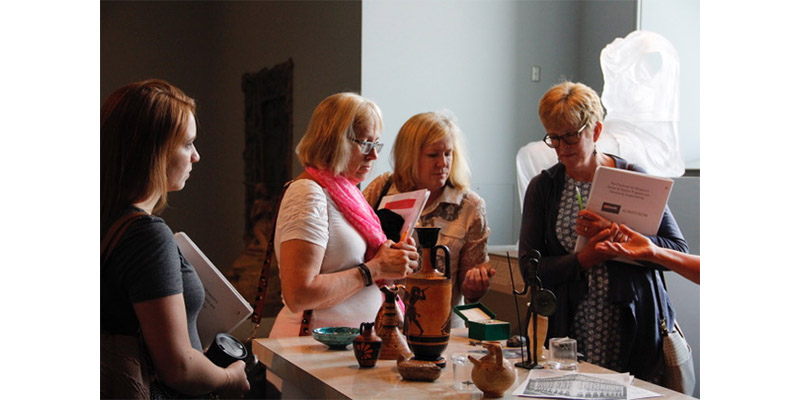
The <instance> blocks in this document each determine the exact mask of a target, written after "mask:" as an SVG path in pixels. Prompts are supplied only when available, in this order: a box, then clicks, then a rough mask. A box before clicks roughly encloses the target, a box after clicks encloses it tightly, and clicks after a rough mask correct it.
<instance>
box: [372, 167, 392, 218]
mask: <svg viewBox="0 0 800 400" xmlns="http://www.w3.org/2000/svg"><path fill="white" fill-rule="evenodd" d="M391 187H392V175H389V179H387V180H386V183H384V184H383V188H381V193H380V194H379V195H378V199H377V200H375V204H373V205H372V209H373V210H374V211H375V212H378V206H379V205H380V204H381V199H382V198H383V196H386V193H388V192H389V188H391Z"/></svg>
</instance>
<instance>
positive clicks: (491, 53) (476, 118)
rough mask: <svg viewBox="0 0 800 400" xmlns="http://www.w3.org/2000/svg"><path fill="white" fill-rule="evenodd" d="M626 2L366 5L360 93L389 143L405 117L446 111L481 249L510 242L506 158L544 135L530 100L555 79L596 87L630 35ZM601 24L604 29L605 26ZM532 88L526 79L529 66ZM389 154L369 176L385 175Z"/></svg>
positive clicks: (513, 220) (511, 181)
mask: <svg viewBox="0 0 800 400" xmlns="http://www.w3.org/2000/svg"><path fill="white" fill-rule="evenodd" d="M635 10H636V7H635V2H634V1H616V0H612V1H509V0H496V1H487V0H473V1H453V0H443V1H404V2H394V1H387V0H367V1H364V2H363V12H362V24H363V27H362V29H363V31H362V32H363V33H362V37H363V39H362V82H361V84H362V92H363V94H364V95H366V96H367V97H369V98H372V99H373V100H375V101H376V102H377V103H378V105H379V106H380V107H381V108H382V110H383V111H384V118H385V126H384V133H383V141H384V142H385V143H387V144H390V145H391V144H392V143H393V142H394V138H395V136H396V134H397V131H398V129H399V128H400V126H401V125H402V124H403V122H405V120H406V119H408V118H409V117H411V116H412V115H413V114H416V113H419V112H425V111H436V110H441V109H449V110H451V111H453V112H454V113H455V114H456V116H457V117H458V123H459V126H460V127H461V129H462V130H463V131H464V134H465V136H466V139H467V147H468V153H469V156H470V166H471V168H472V172H473V189H474V190H475V191H476V192H478V194H479V195H480V196H481V197H483V198H484V200H486V204H487V213H488V219H489V225H490V227H491V229H492V234H491V236H490V238H489V242H490V244H509V243H515V242H516V241H517V237H518V234H519V232H518V231H519V215H520V214H521V211H520V206H519V200H518V198H517V187H516V170H515V165H514V157H515V156H516V152H517V150H518V149H519V148H520V147H522V146H523V145H525V144H526V143H528V142H530V141H533V140H538V139H540V138H541V137H543V136H544V134H545V132H544V130H543V128H542V127H541V124H540V122H539V118H538V115H537V105H538V103H539V99H540V98H541V96H542V95H543V94H544V92H545V91H547V89H549V88H550V87H551V86H552V85H554V84H556V83H558V82H559V81H561V80H563V79H570V80H576V81H582V82H586V83H587V84H589V85H591V86H593V87H595V88H596V89H597V90H598V91H599V90H601V89H602V82H603V81H602V73H601V71H600V64H599V57H600V50H602V48H603V47H604V46H605V44H607V43H610V42H611V41H612V40H613V39H615V38H616V37H620V36H625V35H627V34H628V33H629V32H631V31H632V30H634V29H635V20H636V12H635ZM610 21H611V22H610ZM533 65H538V66H540V67H541V80H540V81H539V82H532V81H531V67H532V66H533ZM390 158H391V155H390V153H389V151H386V150H384V154H382V155H381V158H380V159H379V160H378V162H377V164H376V168H375V169H374V170H373V174H372V176H370V177H369V178H368V180H370V179H371V178H372V177H374V176H376V175H377V174H379V173H382V172H385V171H389V170H391V168H390V165H389V159H390Z"/></svg>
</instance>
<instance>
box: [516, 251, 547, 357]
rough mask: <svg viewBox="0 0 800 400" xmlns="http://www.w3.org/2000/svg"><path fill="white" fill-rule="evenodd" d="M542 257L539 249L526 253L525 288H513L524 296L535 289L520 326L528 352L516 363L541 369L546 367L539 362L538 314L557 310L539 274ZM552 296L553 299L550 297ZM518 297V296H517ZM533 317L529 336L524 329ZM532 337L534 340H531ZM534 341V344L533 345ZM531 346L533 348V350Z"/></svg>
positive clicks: (524, 264)
mask: <svg viewBox="0 0 800 400" xmlns="http://www.w3.org/2000/svg"><path fill="white" fill-rule="evenodd" d="M540 258H541V254H539V252H538V251H535V250H534V251H533V253H532V254H530V255H526V256H525V257H523V259H521V260H520V265H521V266H522V267H526V269H525V271H528V275H529V276H527V277H526V279H525V288H524V289H522V291H521V292H519V291H517V290H516V289H513V292H514V295H516V296H524V295H526V294H527V293H528V289H529V288H531V286H533V290H531V296H530V303H528V304H529V305H528V313H527V317H526V318H525V327H524V328H523V327H522V326H520V333H521V335H520V336H524V337H525V341H526V342H527V343H526V346H527V350H528V353H527V355H526V356H525V357H523V361H521V362H518V363H516V364H514V365H515V366H517V367H520V368H525V369H539V368H544V367H543V366H542V365H540V364H539V346H538V343H539V338H538V334H539V332H538V331H539V330H538V329H537V328H538V320H539V318H537V315H545V316H550V315H553V312H554V311H555V309H554V305H555V295H553V294H552V292H550V291H549V290H547V289H544V288H542V281H541V279H539V276H538V275H539V274H538V266H539V259H540ZM511 276H512V282H511V285H512V286H513V285H514V282H513V276H514V275H513V273H512V274H511ZM550 297H552V299H551V298H550ZM543 298H544V299H546V300H548V301H547V302H545V304H539V303H540V302H541V301H542V300H543ZM515 299H516V298H515ZM542 305H543V306H544V307H543V308H544V310H541V309H540V306H542ZM531 318H533V322H532V323H533V338H530V337H528V332H525V333H524V334H522V332H523V331H527V327H528V323H531V320H530V319H531ZM531 339H532V340H531ZM531 342H533V345H531ZM531 347H532V348H533V349H532V350H531Z"/></svg>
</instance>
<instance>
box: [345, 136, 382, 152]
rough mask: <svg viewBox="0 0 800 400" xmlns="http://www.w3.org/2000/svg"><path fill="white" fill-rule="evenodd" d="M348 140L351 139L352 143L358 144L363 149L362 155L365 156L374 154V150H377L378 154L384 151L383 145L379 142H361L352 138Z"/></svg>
mask: <svg viewBox="0 0 800 400" xmlns="http://www.w3.org/2000/svg"><path fill="white" fill-rule="evenodd" d="M348 139H350V141H351V142H353V143H357V144H358V146H359V147H360V148H361V153H363V154H369V153H370V152H372V149H375V152H376V153H380V152H381V150H383V143H381V142H378V141H375V142H370V141H368V140H364V141H361V140H357V139H353V138H351V137H349V138H348Z"/></svg>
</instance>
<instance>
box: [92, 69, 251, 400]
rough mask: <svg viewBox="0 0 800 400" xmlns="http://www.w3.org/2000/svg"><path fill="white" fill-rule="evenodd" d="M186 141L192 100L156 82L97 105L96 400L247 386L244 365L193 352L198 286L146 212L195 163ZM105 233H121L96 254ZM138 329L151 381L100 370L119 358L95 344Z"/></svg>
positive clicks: (225, 391)
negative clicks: (122, 226) (222, 363)
mask: <svg viewBox="0 0 800 400" xmlns="http://www.w3.org/2000/svg"><path fill="white" fill-rule="evenodd" d="M196 138H197V123H196V118H195V102H194V100H193V99H192V98H190V97H189V96H187V95H186V94H184V93H183V92H182V91H181V90H180V89H178V88H177V87H175V86H173V85H171V84H169V83H167V82H164V81H162V80H157V79H150V80H145V81H141V82H135V83H131V84H128V85H125V86H123V87H121V88H119V89H117V90H116V91H115V92H114V93H112V94H111V95H110V96H109V97H108V99H106V101H105V102H103V105H102V106H101V107H100V166H101V171H102V172H101V173H100V235H101V269H100V330H101V354H100V363H101V374H100V377H101V379H100V397H102V398H107V397H113V398H117V397H148V396H149V397H153V398H158V397H160V396H167V397H173V396H177V393H175V392H178V393H180V394H182V395H189V396H198V395H206V394H208V393H210V392H216V393H217V394H218V395H221V396H222V397H224V398H228V397H242V395H243V394H244V393H246V392H247V391H248V390H249V388H250V385H249V383H248V382H247V376H246V375H245V371H244V362H242V361H237V362H235V363H233V364H231V365H230V366H228V367H227V368H220V367H217V366H216V365H214V364H213V363H212V362H211V361H210V360H209V359H208V358H206V357H205V356H204V355H203V353H202V351H203V349H202V348H201V344H200V338H199V336H198V333H197V315H198V314H199V313H200V309H201V308H202V306H203V301H204V299H205V294H204V293H205V292H204V290H203V284H202V282H200V278H199V277H198V276H197V273H196V272H195V270H194V268H193V267H192V265H191V264H189V262H188V261H186V259H185V258H184V257H183V255H182V254H181V253H180V251H179V250H178V245H177V244H176V243H175V241H174V239H173V236H172V230H170V228H169V226H167V224H166V222H165V221H164V220H163V219H162V218H161V217H158V216H156V214H158V213H159V211H161V210H162V209H163V208H164V206H165V205H166V202H167V193H168V192H172V191H178V190H181V189H183V187H184V185H185V184H186V180H187V179H189V173H190V172H191V170H192V164H194V163H196V162H198V161H200V155H199V154H198V152H197V149H196V148H195V146H194V142H195V139H196ZM126 217H132V219H131V221H132V222H131V223H130V225H128V227H127V229H125V230H124V232H123V231H122V230H117V229H111V227H112V225H113V226H115V227H116V226H119V224H117V221H121V220H123V219H124V218H126ZM112 230H113V231H114V232H120V234H121V236H119V240H118V241H117V244H116V245H115V246H114V247H113V249H111V250H108V251H106V254H102V244H103V242H106V240H102V239H105V237H106V234H107V233H108V232H109V231H112ZM108 242H111V241H110V240H109V241H108ZM109 248H110V247H109ZM139 335H141V336H142V337H143V338H144V345H145V346H144V347H145V348H146V353H147V355H148V357H145V359H146V358H149V359H151V360H152V367H153V368H154V370H155V375H156V378H157V379H156V381H155V382H153V383H150V382H149V378H150V377H149V376H144V377H143V378H144V379H143V382H131V380H130V375H129V374H128V373H126V372H129V371H128V370H125V371H121V370H118V369H114V368H113V367H109V368H108V369H106V368H104V366H110V365H119V364H117V363H118V362H121V361H124V360H119V359H117V358H121V357H116V356H115V354H117V352H119V351H120V349H119V348H118V347H119V346H113V345H109V346H108V347H104V344H106V343H112V341H113V343H116V344H119V343H131V341H127V342H119V341H118V340H119V338H120V337H133V338H135V337H136V336H139ZM135 340H136V339H134V341H133V342H132V343H135ZM104 350H105V351H104ZM140 361H142V362H143V363H145V364H148V363H147V361H146V360H140ZM120 382H127V384H122V385H121V384H120ZM148 384H149V385H148ZM121 390H126V391H121ZM127 390H134V391H136V393H132V392H129V391H127Z"/></svg>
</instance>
